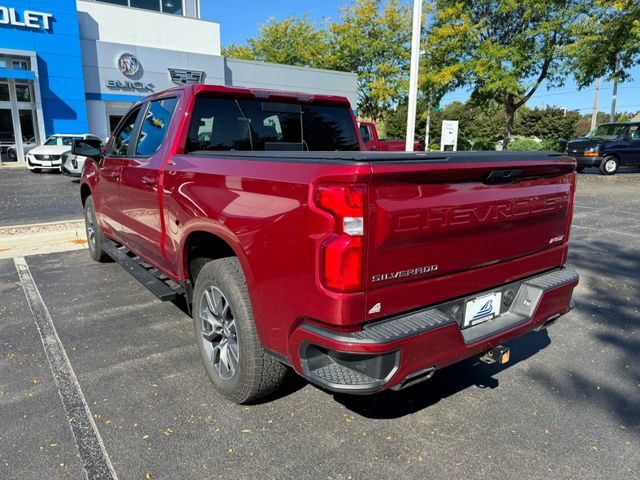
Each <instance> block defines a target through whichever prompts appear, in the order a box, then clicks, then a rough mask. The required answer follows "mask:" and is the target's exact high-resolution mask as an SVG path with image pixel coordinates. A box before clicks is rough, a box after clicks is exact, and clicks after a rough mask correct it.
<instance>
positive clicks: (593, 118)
mask: <svg viewBox="0 0 640 480" xmlns="http://www.w3.org/2000/svg"><path fill="white" fill-rule="evenodd" d="M599 97H600V77H598V79H597V80H596V95H595V97H594V98H593V112H592V113H591V130H593V129H594V128H596V125H597V124H598V99H599Z"/></svg>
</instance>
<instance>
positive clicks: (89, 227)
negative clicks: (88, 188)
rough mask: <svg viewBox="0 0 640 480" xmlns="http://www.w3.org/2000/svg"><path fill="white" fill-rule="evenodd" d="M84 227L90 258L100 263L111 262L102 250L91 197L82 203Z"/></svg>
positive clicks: (100, 235)
mask: <svg viewBox="0 0 640 480" xmlns="http://www.w3.org/2000/svg"><path fill="white" fill-rule="evenodd" d="M84 227H85V231H86V232H87V247H88V249H89V255H91V258H93V260H95V261H96V262H100V263H106V262H111V261H112V260H111V257H110V256H109V255H108V254H107V253H106V252H105V251H104V250H103V249H102V244H103V242H104V237H103V236H102V232H100V226H99V225H98V222H97V221H96V210H95V208H94V206H93V198H91V197H87V199H86V200H85V202H84Z"/></svg>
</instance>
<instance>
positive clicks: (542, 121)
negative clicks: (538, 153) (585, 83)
mask: <svg viewBox="0 0 640 480" xmlns="http://www.w3.org/2000/svg"><path fill="white" fill-rule="evenodd" d="M579 119H580V114H579V113H578V112H577V111H571V110H566V109H564V108H559V107H546V108H533V109H529V108H523V109H522V110H521V112H520V115H518V118H517V120H516V122H515V126H514V133H516V134H517V135H524V136H526V137H534V136H535V137H538V138H542V139H553V140H560V139H564V140H570V139H572V138H574V137H575V134H576V126H577V124H578V120H579Z"/></svg>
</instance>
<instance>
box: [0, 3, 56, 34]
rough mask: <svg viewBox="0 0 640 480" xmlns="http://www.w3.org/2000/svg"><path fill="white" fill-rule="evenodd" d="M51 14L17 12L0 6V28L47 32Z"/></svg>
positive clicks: (32, 11)
mask: <svg viewBox="0 0 640 480" xmlns="http://www.w3.org/2000/svg"><path fill="white" fill-rule="evenodd" d="M52 19H53V14H51V13H45V12H36V11H35V10H23V11H20V10H17V9H15V8H9V7H5V6H4V5H0V26H3V25H12V26H14V27H25V28H31V29H34V30H49V29H50V28H51V20H52Z"/></svg>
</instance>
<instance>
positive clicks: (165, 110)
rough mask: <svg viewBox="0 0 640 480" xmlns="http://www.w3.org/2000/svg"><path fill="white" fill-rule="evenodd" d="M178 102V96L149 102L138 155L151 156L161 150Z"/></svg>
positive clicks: (142, 126) (137, 147)
mask: <svg viewBox="0 0 640 480" xmlns="http://www.w3.org/2000/svg"><path fill="white" fill-rule="evenodd" d="M177 103H178V99H177V98H176V97H171V98H163V99H159V100H153V101H152V102H149V107H148V108H147V110H146V112H145V114H144V118H143V119H142V125H141V126H140V134H139V135H138V143H137V144H136V155H141V156H149V155H153V154H154V153H156V152H157V151H158V150H160V147H161V146H162V142H164V137H165V136H166V134H167V129H168V128H169V123H170V122H171V116H172V115H173V111H174V110H175V108H176V104H177Z"/></svg>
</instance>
